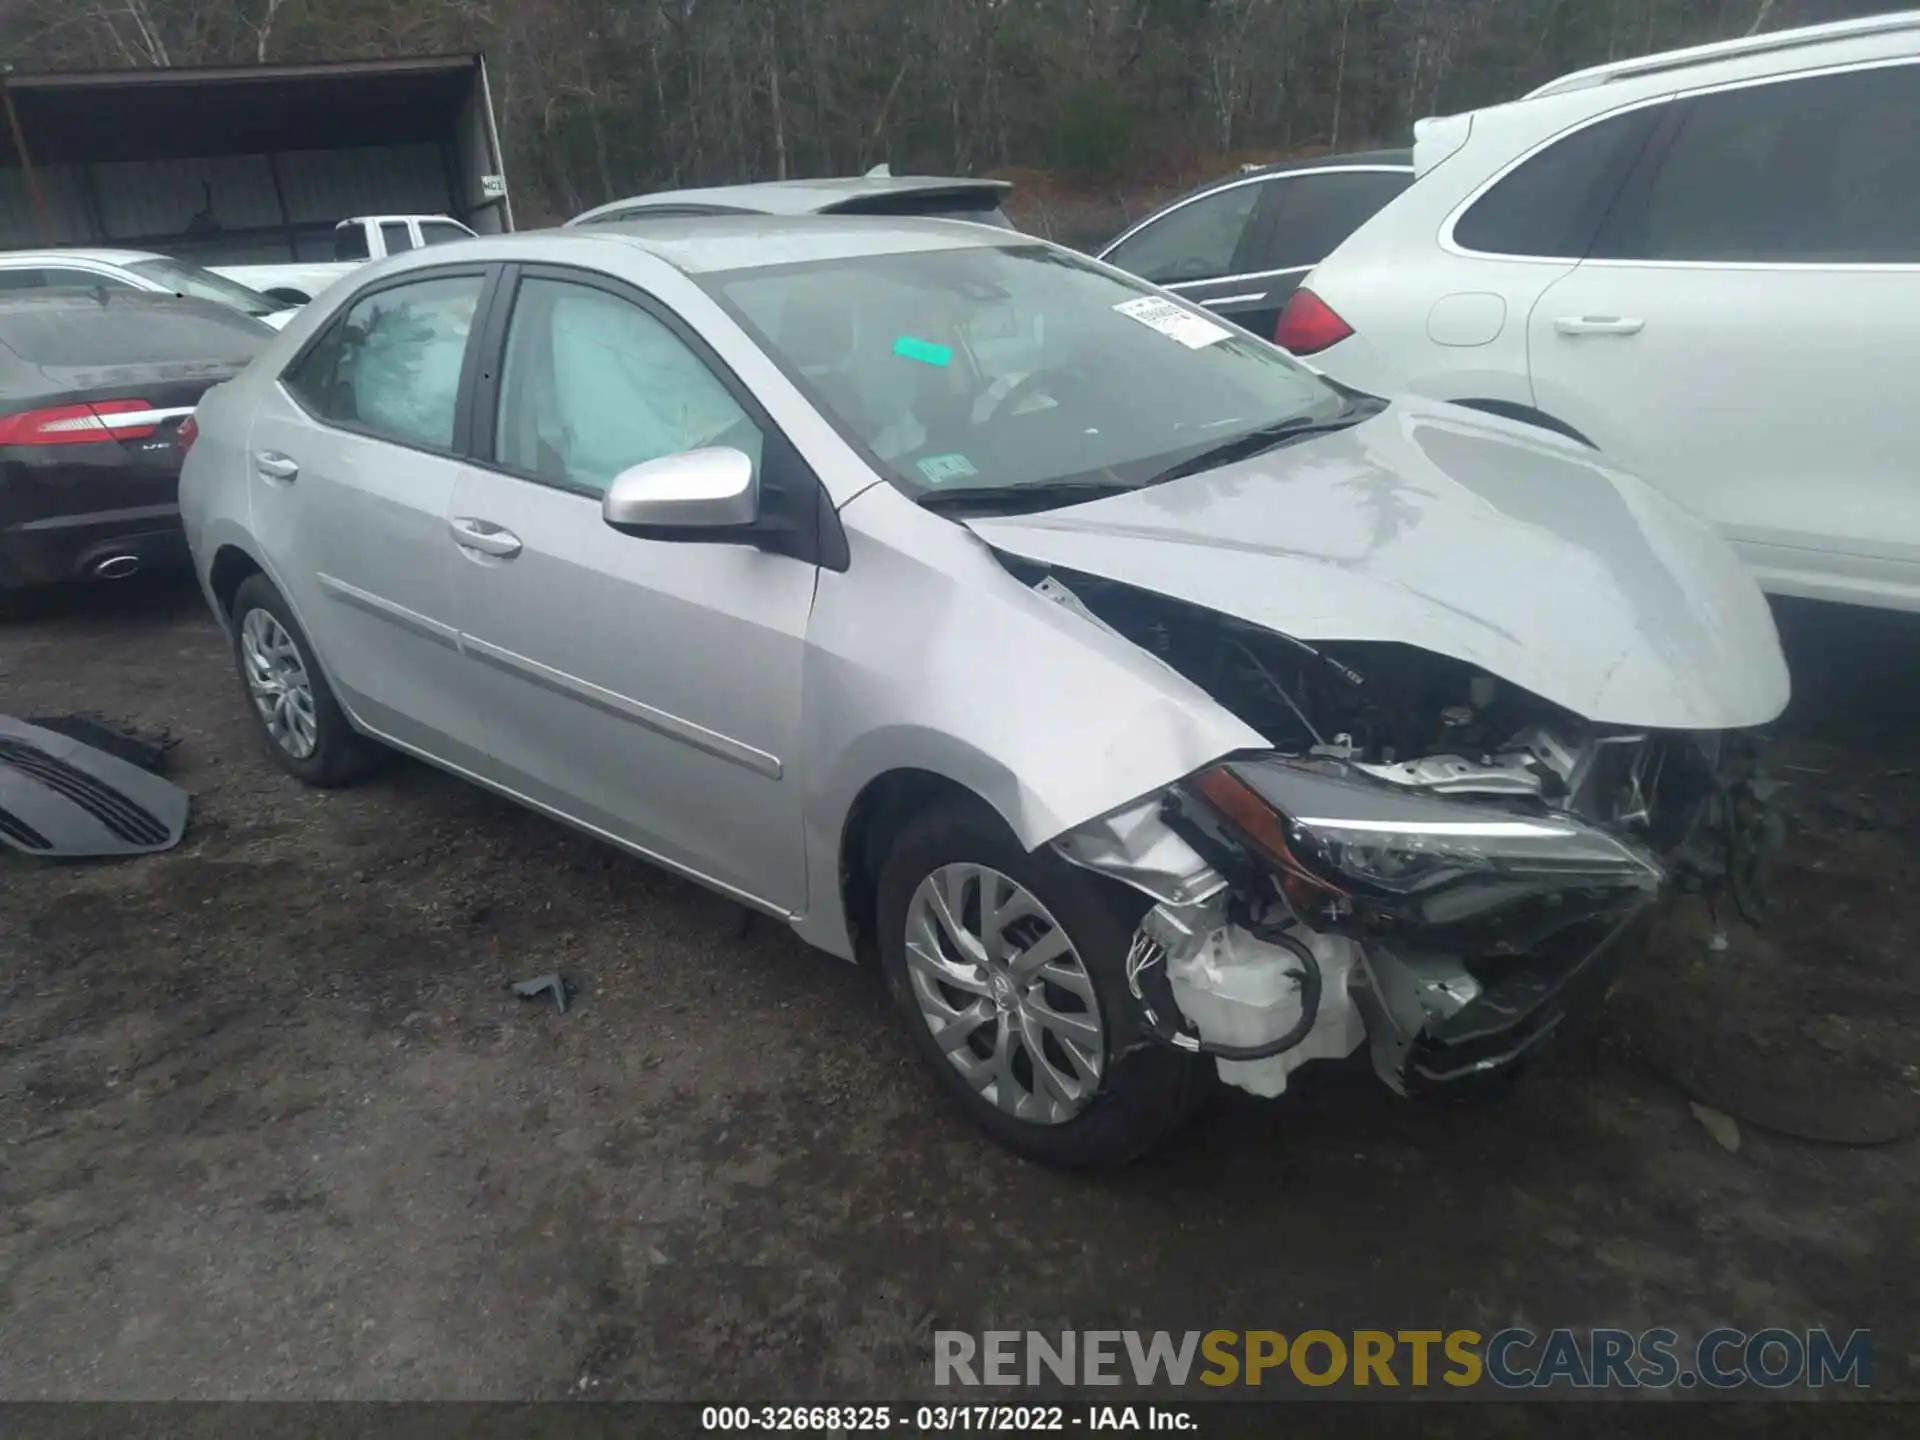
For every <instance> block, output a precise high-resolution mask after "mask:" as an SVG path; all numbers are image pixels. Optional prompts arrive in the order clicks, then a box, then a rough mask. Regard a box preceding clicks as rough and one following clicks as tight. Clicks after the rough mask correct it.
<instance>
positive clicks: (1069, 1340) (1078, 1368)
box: [933, 1328, 1873, 1391]
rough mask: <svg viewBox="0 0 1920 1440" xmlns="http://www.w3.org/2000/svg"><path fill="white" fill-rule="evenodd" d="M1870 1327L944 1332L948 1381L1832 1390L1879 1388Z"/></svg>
mask: <svg viewBox="0 0 1920 1440" xmlns="http://www.w3.org/2000/svg"><path fill="white" fill-rule="evenodd" d="M1872 1372H1873V1341H1872V1336H1871V1335H1870V1334H1869V1333H1868V1332H1867V1331H1865V1330H1855V1331H1852V1332H1850V1333H1849V1334H1847V1335H1846V1336H1845V1337H1843V1338H1842V1337H1838V1336H1836V1335H1834V1334H1831V1333H1829V1332H1828V1331H1826V1330H1824V1329H1816V1330H1786V1329H1767V1330H1756V1331H1752V1332H1747V1331H1744V1330H1731V1329H1721V1330H1709V1331H1707V1332H1706V1333H1705V1334H1704V1335H1701V1336H1700V1337H1699V1338H1698V1339H1695V1340H1691V1341H1684V1340H1682V1338H1681V1336H1680V1334H1679V1332H1678V1331H1675V1330H1668V1329H1655V1330H1645V1331H1640V1332H1637V1333H1636V1332H1634V1331H1630V1330H1611V1329H1588V1330H1575V1329H1567V1328H1563V1329H1557V1330H1550V1331H1547V1332H1546V1333H1544V1334H1536V1333H1534V1332H1533V1331H1531V1330H1522V1329H1507V1330H1497V1331H1495V1332H1493V1333H1492V1334H1490V1335H1482V1334H1481V1333H1480V1332H1479V1331H1477V1330H1354V1331H1349V1332H1338V1333H1336V1332H1335V1331H1332V1330H1303V1331H1299V1332H1297V1333H1294V1334H1291V1335H1289V1334H1284V1333H1282V1332H1280V1331H1278V1330H1245V1331H1241V1330H1209V1331H1205V1332H1202V1331H1198V1330H1188V1331H1184V1332H1182V1333H1180V1334H1178V1335H1175V1334H1170V1333H1169V1332H1167V1331H1165V1330H1155V1331H1151V1332H1148V1331H1140V1330H1081V1331H1058V1332H1054V1333H1051V1334H1043V1333H1041V1332H1040V1331H1036V1330H1026V1331H1020V1330H988V1331H985V1332H984V1333H982V1334H979V1335H975V1334H972V1333H970V1332H967V1331H962V1330H941V1331H938V1332H936V1333H935V1335H934V1346H933V1378H934V1383H935V1384H936V1385H958V1386H969V1385H987V1386H1003V1385H1043V1384H1054V1385H1071V1386H1076V1387H1077V1386H1101V1385H1126V1384H1133V1385H1137V1386H1140V1387H1141V1388H1148V1387H1153V1386H1171V1387H1174V1388H1182V1387H1190V1386H1194V1385H1202V1386H1210V1387H1213V1388H1215V1389H1219V1388H1224V1387H1227V1386H1251V1387H1261V1388H1266V1387H1270V1388H1276V1389H1277V1388H1281V1387H1286V1386H1305V1387H1308V1388H1310V1389H1325V1388H1326V1387H1328V1386H1333V1385H1350V1386H1368V1387H1383V1388H1386V1387H1391V1388H1407V1389H1422V1388H1426V1387H1430V1386H1441V1387H1452V1388H1454V1389H1466V1388H1470V1387H1473V1386H1481V1385H1493V1386H1497V1387H1499V1388H1501V1389H1507V1390H1534V1391H1542V1390H1553V1389H1557V1388H1558V1389H1570V1390H1644V1389H1671V1388H1676V1387H1677V1388H1679V1389H1683V1390H1691V1389H1695V1388H1704V1389H1706V1390H1709V1391H1717V1390H1735V1389H1741V1388H1744V1387H1758V1388H1760V1389H1766V1390H1783V1389H1788V1388H1791V1387H1801V1388H1807V1389H1823V1388H1825V1387H1827V1386H1831V1385H1846V1386H1852V1387H1855V1388H1859V1389H1865V1388H1867V1387H1868V1386H1870V1385H1871V1384H1872V1383H1873V1373H1872Z"/></svg>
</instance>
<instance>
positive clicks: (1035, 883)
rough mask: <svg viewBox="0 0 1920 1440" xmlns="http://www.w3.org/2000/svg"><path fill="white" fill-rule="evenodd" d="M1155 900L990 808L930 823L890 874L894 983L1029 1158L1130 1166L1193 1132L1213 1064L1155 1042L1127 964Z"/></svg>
mask: <svg viewBox="0 0 1920 1440" xmlns="http://www.w3.org/2000/svg"><path fill="white" fill-rule="evenodd" d="M1146 907H1147V901H1146V898H1145V897H1144V896H1141V895H1138V894H1136V893H1135V892H1133V891H1131V890H1128V889H1126V888H1124V887H1122V886H1120V885H1118V884H1115V883H1114V882H1112V881H1109V880H1106V879H1103V878H1102V877H1100V876H1098V875H1095V874H1092V873H1090V872H1088V871H1085V870H1082V869H1080V868H1079V867H1077V866H1074V865H1070V864H1068V863H1067V862H1066V861H1065V860H1063V859H1061V858H1060V857H1059V856H1058V855H1055V854H1054V853H1053V852H1052V851H1051V850H1046V849H1042V850H1039V851H1035V852H1032V853H1028V852H1027V851H1025V850H1023V849H1021V847H1020V845H1019V842H1018V841H1017V840H1016V839H1015V838H1014V837H1013V835H1012V834H1011V833H1010V832H1009V831H1008V830H1007V827H1006V826H1005V825H1004V824H1003V823H1002V822H1001V820H1000V818H999V817H998V816H997V815H995V814H994V813H993V812H992V811H991V810H989V809H988V808H987V807H986V806H985V805H982V804H979V803H978V802H973V803H966V802H961V803H952V804H947V805H942V806H939V807H937V808H935V809H933V810H930V811H928V812H927V813H925V814H923V815H921V816H920V817H918V818H917V819H916V820H914V821H913V822H912V823H910V824H909V825H908V826H907V827H906V829H905V830H904V831H903V832H902V833H901V835H900V836H899V838H898V839H897V840H896V841H895V843H894V845H893V849H892V851H891V853H890V854H889V855H888V857H887V859H886V862H885V863H884V865H883V866H882V867H881V872H880V885H879V916H878V919H879V927H880V957H881V965H882V967H883V969H884V971H885V973H886V978H887V986H888V989H889V991H890V992H891V993H892V995H893V998H894V1001H895V1003H896V1004H897V1005H898V1006H899V1008H900V1011H901V1014H902V1017H903V1019H904V1020H905V1021H906V1024H907V1029H908V1032H909V1034H910V1035H911V1036H912V1039H913V1043H914V1046H915V1048H916V1049H917V1050H918V1051H919V1052H920V1054H921V1057H922V1058H923V1059H925V1060H926V1062H927V1063H928V1064H929V1065H930V1066H932V1068H933V1070H934V1073H935V1074H936V1075H938V1076H939V1078H940V1081H941V1083H942V1084H943V1085H944V1086H945V1087H946V1088H947V1090H948V1092H949V1093H951V1094H952V1095H953V1097H954V1098H955V1100H957V1101H958V1102H959V1104H960V1106H961V1107H962V1108H963V1109H964V1110H966V1111H967V1113H968V1114H970V1115H971V1116H972V1117H973V1118H974V1120H976V1121H977V1122H978V1123H979V1124H980V1125H981V1126H983V1127H984V1128H985V1129H986V1130H987V1131H988V1132H989V1133H990V1134H992V1135H993V1136H994V1138H995V1139H997V1140H999V1141H1000V1142H1001V1143H1002V1144H1004V1145H1006V1146H1008V1147H1009V1148H1011V1149H1013V1150H1015V1151H1018V1152H1019V1153H1020V1154H1022V1155H1025V1156H1027V1157H1028V1158H1029V1159H1033V1160H1038V1161H1042V1162H1044V1163H1046V1164H1049V1165H1058V1166H1064V1167H1076V1168H1077V1167H1094V1166H1113V1165H1120V1164H1124V1163H1125V1162H1127V1161H1129V1160H1132V1159H1135V1158H1136V1157H1138V1156H1140V1155H1142V1154H1144V1153H1146V1152H1147V1151H1148V1150H1151V1149H1153V1148H1154V1147H1155V1146H1158V1145H1160V1144H1161V1143H1163V1142H1165V1141H1166V1140H1168V1139H1170V1138H1171V1137H1172V1136H1173V1135H1174V1134H1175V1133H1176V1132H1178V1131H1179V1130H1180V1129H1181V1128H1182V1127H1183V1126H1184V1125H1185V1124H1186V1122H1187V1121H1188V1120H1189V1119H1190V1118H1191V1117H1192V1116H1193V1114H1194V1112H1195V1111H1196V1110H1197V1109H1198V1108H1199V1105H1200V1103H1201V1102H1202V1101H1203V1100H1204V1098H1205V1096H1206V1094H1207V1091H1208V1082H1209V1079H1210V1076H1211V1073H1212V1067H1211V1065H1210V1064H1209V1063H1207V1062H1205V1061H1199V1060H1196V1059H1195V1058H1194V1057H1191V1056H1188V1055H1184V1054H1182V1053H1180V1052H1179V1051H1176V1050H1173V1049H1170V1048H1168V1047H1166V1046H1163V1045H1159V1044H1157V1043H1154V1042H1151V1041H1148V1040H1147V1039H1146V1037H1145V1036H1144V1035H1143V1033H1142V1031H1141V1028H1140V1025H1139V1021H1138V1019H1137V1018H1136V1014H1135V1010H1134V1002H1133V999H1132V997H1131V995H1130V994H1129V993H1128V990H1127V982H1126V956H1127V950H1128V947H1129V946H1130V944H1131V942H1132V938H1133V932H1134V929H1135V927H1136V926H1137V925H1138V924H1139V921H1140V917H1141V915H1142V914H1144V913H1145V911H1146Z"/></svg>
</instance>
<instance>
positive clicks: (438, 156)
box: [0, 54, 513, 264]
mask: <svg viewBox="0 0 1920 1440" xmlns="http://www.w3.org/2000/svg"><path fill="white" fill-rule="evenodd" d="M0 102H4V103H0V126H4V140H3V141H0V248H18V247H21V246H36V245H83V244H84V245H115V246H126V247H129V248H137V249H148V250H159V251H162V252H164V253H167V254H175V255H180V256H184V257H190V258H192V259H194V260H197V261H199V262H201V263H202V264H209V263H228V264H244V263H249V262H252V263H262V264H270V263H273V262H276V261H287V260H326V259H330V258H332V245H333V227H334V225H335V224H336V223H337V222H338V221H340V220H342V219H345V218H347V217H348V216H353V215H367V214H412V213H424V214H433V213H439V214H447V215H451V216H453V217H454V218H455V219H457V220H462V221H465V222H466V223H467V224H468V225H470V226H471V227H472V228H473V229H475V230H477V231H480V232H481V233H483V234H488V233H495V232H498V231H501V230H511V229H512V228H513V213H512V209H511V206H510V202H509V200H508V196H507V192H506V179H505V174H504V170H503V167H502V165H501V160H500V144H499V135H498V131H497V129H496V127H495V124H494V119H493V105H492V98H491V94H490V92H489V90H488V86H487V70H486V61H485V58H484V57H483V56H480V55H477V54H469V55H452V56H426V57H421V58H416V59H397V60H355V61H343V62H338V63H329V64H315V65H246V66H222V67H205V68H195V67H179V68H169V69H156V70H116V71H97V72H88V73H68V74H58V73H45V74H24V73H16V74H11V75H4V76H0Z"/></svg>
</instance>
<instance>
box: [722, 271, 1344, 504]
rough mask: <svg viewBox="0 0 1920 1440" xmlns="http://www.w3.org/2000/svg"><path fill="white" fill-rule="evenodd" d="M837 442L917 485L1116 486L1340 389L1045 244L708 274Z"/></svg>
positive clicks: (1296, 415) (1164, 469) (1337, 405)
mask: <svg viewBox="0 0 1920 1440" xmlns="http://www.w3.org/2000/svg"><path fill="white" fill-rule="evenodd" d="M704 283H705V284H706V285H707V287H708V289H709V291H710V292H711V293H712V294H714V295H715V296H716V298H718V299H719V300H720V302H721V303H722V304H723V305H726V306H727V307H728V308H729V309H730V310H731V311H732V312H733V314H734V315H735V316H736V317H737V318H738V319H740V321H741V322H742V323H743V324H744V325H746V326H747V328H748V329H749V330H750V331H751V332H752V333H753V334H754V336H755V338H756V339H757V340H758V341H759V342H760V343H761V345H762V346H763V347H764V348H765V349H766V350H767V352H768V353H769V354H770V355H771V356H772V357H773V359H774V360H775V361H776V362H777V363H778V364H779V365H780V366H781V368H782V369H783V370H785V371H786V373H787V375H788V376H789V378H791V379H792V380H793V381H794V382H795V383H796V384H797V385H799V386H800V387H801V388H802V389H803V390H804V391H806V392H807V394H808V395H809V397H810V398H811V399H812V400H813V401H814V403H815V404H817V405H818V406H819V407H820V409H821V411H822V412H823V413H824V414H825V415H826V416H827V417H828V418H829V419H830V420H832V421H833V422H834V424H835V426H836V427H837V428H838V429H839V430H840V432H841V434H842V435H844V436H845V437H846V438H847V439H848V440H849V441H850V442H852V443H853V444H855V445H856V446H857V447H858V448H859V449H861V450H862V451H863V452H864V453H865V454H866V455H867V456H868V457H869V458H870V460H871V461H872V462H873V463H874V464H875V465H876V466H877V467H878V468H879V470H880V471H881V473H882V474H884V475H886V476H887V477H888V478H889V479H890V480H892V481H893V483H894V484H895V485H896V486H898V487H899V488H900V489H902V490H904V491H906V492H907V493H908V494H909V495H912V496H913V497H915V498H916V499H926V498H928V497H931V496H934V495H937V494H938V493H939V492H940V491H941V490H942V489H943V488H945V489H947V490H959V489H965V490H968V491H974V490H978V489H981V488H985V487H994V488H1000V487H1004V488H1006V489H1007V490H1008V491H1009V499H1012V498H1014V496H1013V492H1017V491H1019V490H1021V489H1035V490H1038V489H1041V488H1043V487H1056V486H1058V487H1070V486H1079V487H1086V486H1101V487H1109V486H1111V487H1119V488H1131V487H1134V486H1138V485H1145V484H1149V483H1151V482H1153V481H1154V480H1156V479H1159V478H1163V477H1165V476H1166V475H1167V474H1168V472H1170V471H1172V470H1174V469H1175V468H1177V467H1178V466H1179V465H1180V464H1181V462H1182V461H1184V460H1190V459H1192V458H1193V457H1196V456H1200V455H1203V454H1204V453H1206V452H1209V451H1212V450H1215V449H1217V448H1220V447H1221V446H1223V445H1225V444H1226V443H1227V442H1230V441H1233V440H1235V439H1236V438H1239V437H1242V436H1246V435H1249V434H1251V433H1252V432H1255V431H1265V430H1268V429H1271V428H1272V427H1275V426H1279V425H1284V424H1287V423H1288V422H1293V421H1299V422H1302V423H1312V422H1315V421H1319V420H1323V419H1332V418H1333V417H1335V416H1337V415H1339V414H1340V413H1341V412H1342V411H1343V410H1344V409H1345V400H1344V399H1343V397H1342V396H1341V395H1340V394H1339V392H1337V391H1335V390H1334V389H1333V388H1332V387H1330V386H1328V385H1327V384H1325V383H1324V382H1322V381H1321V380H1320V379H1319V378H1318V377H1317V376H1315V375H1314V374H1313V372H1311V371H1310V370H1307V369H1306V368H1305V367H1304V366H1302V365H1300V364H1298V363H1297V362H1296V361H1294V360H1292V359H1290V358H1289V357H1288V356H1286V355H1284V354H1282V353H1281V352H1280V351H1278V350H1276V349H1275V348H1273V347H1272V346H1270V345H1268V344H1266V343H1265V342H1263V341H1261V340H1257V339H1255V338H1254V337H1253V336H1251V335H1249V334H1247V333H1245V332H1244V331H1241V330H1237V329H1235V328H1233V327H1232V326H1229V325H1228V324H1226V323H1225V322H1223V321H1220V320H1216V319H1214V318H1213V317H1211V316H1210V315H1208V314H1207V313H1206V312H1205V311H1204V310H1195V309H1192V308H1189V307H1187V306H1185V305H1182V304H1179V303H1177V302H1175V301H1173V300H1169V299H1167V298H1166V297H1165V296H1162V295H1158V294H1156V293H1154V292H1153V291H1152V290H1150V289H1148V288H1147V287H1146V286H1144V285H1141V284H1139V283H1137V282H1135V281H1132V280H1129V279H1126V278H1121V277H1116V276H1113V275H1110V274H1108V273H1107V272H1105V271H1104V270H1101V269H1099V268H1097V267H1096V266H1095V265H1094V264H1093V263H1092V262H1090V261H1086V260H1082V259H1080V258H1079V257H1077V256H1072V255H1068V254H1065V253H1063V252H1061V251H1058V250H1053V249H1051V248H1048V247H1046V246H1040V245H1032V246H1018V247H1008V248H998V247H983V246H968V247H965V248H951V249H938V250H922V251H915V252H910V253H903V254H888V255H865V256H857V257H852V258H847V259H835V260H827V261H818V262H809V263H804V264H798V265H786V266H777V267H768V268H761V269H752V270H736V271H728V272H722V273H718V274H714V275H710V276H707V277H704Z"/></svg>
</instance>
